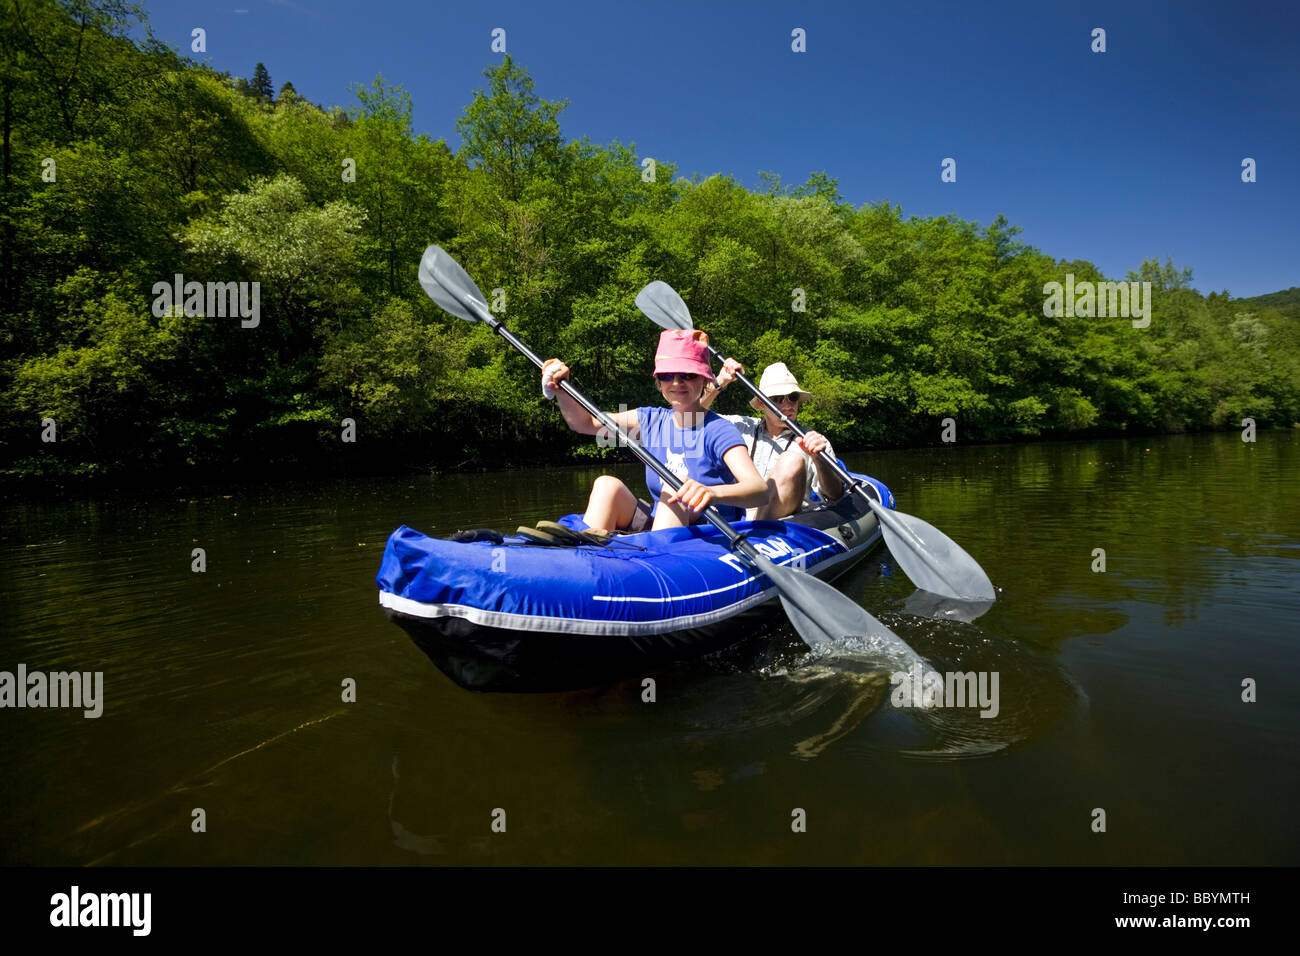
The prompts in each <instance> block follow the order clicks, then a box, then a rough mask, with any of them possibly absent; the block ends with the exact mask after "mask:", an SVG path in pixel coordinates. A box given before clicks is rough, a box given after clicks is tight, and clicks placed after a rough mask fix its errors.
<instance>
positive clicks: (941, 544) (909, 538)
mask: <svg viewBox="0 0 1300 956" xmlns="http://www.w3.org/2000/svg"><path fill="white" fill-rule="evenodd" d="M869 504H870V505H871V510H872V511H874V512H875V514H876V518H877V519H878V520H879V521H880V528H881V531H882V532H883V534H884V537H885V546H886V547H888V548H889V553H890V554H892V555H893V556H894V560H896V561H897V562H898V566H899V567H901V568H902V569H903V573H904V574H906V575H907V576H908V577H909V578H911V579H912V583H913V584H915V585H916V586H917V587H918V588H921V589H922V590H924V591H930V592H932V593H934V594H939V595H942V596H943V597H949V598H958V599H959V600H962V601H993V600H996V598H997V594H996V593H995V592H994V590H993V582H991V581H990V580H989V576H988V575H987V574H985V573H984V569H983V568H981V567H980V566H979V563H978V562H977V561H976V560H975V559H974V558H972V557H971V556H970V555H969V554H967V553H966V552H965V551H963V550H962V548H961V545H959V544H957V542H956V541H954V540H952V538H950V537H948V536H947V535H946V534H944V533H943V532H942V531H940V530H939V529H938V528H936V527H935V526H934V525H932V524H930V523H928V522H925V521H922V520H921V519H920V518H918V517H916V516H915V515H909V514H903V513H902V512H901V511H891V510H890V509H888V508H882V507H881V506H880V505H878V504H876V503H875V502H874V501H870V502H869Z"/></svg>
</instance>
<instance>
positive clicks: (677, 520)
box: [650, 489, 699, 531]
mask: <svg viewBox="0 0 1300 956" xmlns="http://www.w3.org/2000/svg"><path fill="white" fill-rule="evenodd" d="M669 494H671V492H669V491H667V490H666V489H665V490H664V492H663V493H662V494H661V495H660V496H659V507H658V508H656V509H655V523H654V525H652V526H651V528H650V530H651V531H658V530H659V529H660V528H684V527H686V526H687V525H688V524H693V523H694V522H695V521H696V520H697V519H698V518H699V515H697V514H695V513H693V512H692V511H691V510H690V509H689V508H687V507H686V506H685V505H684V504H682V503H681V502H680V501H674V502H673V503H672V504H667V503H666V502H665V501H664V499H665V498H667V497H668V495H669Z"/></svg>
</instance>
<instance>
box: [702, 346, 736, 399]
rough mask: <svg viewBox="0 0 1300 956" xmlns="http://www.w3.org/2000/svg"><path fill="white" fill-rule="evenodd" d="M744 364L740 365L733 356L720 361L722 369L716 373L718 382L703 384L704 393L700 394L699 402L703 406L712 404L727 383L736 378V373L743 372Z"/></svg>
mask: <svg viewBox="0 0 1300 956" xmlns="http://www.w3.org/2000/svg"><path fill="white" fill-rule="evenodd" d="M744 371H745V366H743V365H741V364H740V363H739V362H737V361H736V360H735V359H733V358H729V359H727V360H726V361H725V362H723V363H722V371H721V372H719V373H718V384H717V385H713V384H711V383H709V382H706V383H705V384H704V394H703V395H701V396H700V404H701V405H703V406H704V407H705V408H709V407H710V406H712V405H713V400H714V399H715V398H717V397H718V395H719V393H721V392H722V390H723V389H725V388H726V387H727V386H728V385H730V384H731V383H732V382H734V381H735V380H736V373H737V372H740V373H743V372H744Z"/></svg>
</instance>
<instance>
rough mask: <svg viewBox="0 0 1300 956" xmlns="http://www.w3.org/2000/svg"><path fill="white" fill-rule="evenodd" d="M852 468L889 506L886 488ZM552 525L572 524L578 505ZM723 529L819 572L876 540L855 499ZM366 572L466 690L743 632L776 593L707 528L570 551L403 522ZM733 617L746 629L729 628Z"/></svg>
mask: <svg viewBox="0 0 1300 956" xmlns="http://www.w3.org/2000/svg"><path fill="white" fill-rule="evenodd" d="M857 477H860V478H865V480H866V481H867V482H869V483H870V485H871V486H872V487H873V488H874V489H875V490H876V491H877V492H878V493H879V495H880V500H881V501H882V502H883V503H884V504H885V506H887V507H891V508H892V507H893V506H894V499H893V495H892V494H891V493H890V491H889V489H888V488H887V487H885V486H884V485H883V484H881V483H880V482H878V481H876V480H875V479H872V478H866V476H857ZM559 523H560V524H563V525H565V526H566V527H569V528H572V529H574V530H580V529H582V528H584V527H585V525H584V524H583V523H582V519H581V516H579V515H568V516H566V517H564V518H561V519H560V522H559ZM735 527H736V528H737V530H740V531H744V532H746V533H747V534H748V537H749V540H750V541H751V542H752V543H753V544H754V545H755V547H757V548H758V549H759V551H761V552H762V553H763V554H765V555H766V556H767V557H769V558H770V559H771V560H773V561H775V562H776V563H778V564H787V565H793V566H795V567H800V568H803V569H804V570H807V571H808V572H809V573H811V574H815V575H817V576H818V577H823V578H827V579H830V578H833V577H836V576H838V575H839V574H841V573H843V572H844V571H846V570H848V568H849V567H851V566H852V565H853V564H854V563H856V562H857V561H858V560H860V559H861V558H862V557H864V556H865V555H866V554H867V553H868V552H869V551H870V550H871V548H872V547H873V546H874V545H875V544H876V543H877V542H878V541H879V540H880V529H879V527H878V525H877V523H876V518H875V516H874V515H873V514H872V513H871V510H870V509H869V508H868V507H867V506H866V504H865V503H863V502H862V501H861V500H860V498H859V497H858V496H857V495H848V496H845V497H844V498H843V499H841V500H840V501H839V502H838V503H837V504H835V505H834V506H830V507H827V506H822V507H820V508H817V509H814V510H811V511H807V512H802V513H800V514H799V515H796V516H794V517H792V518H789V519H786V520H784V521H755V522H746V521H742V522H738V523H737V524H736V525H735ZM376 581H377V583H378V585H379V603H380V604H381V605H382V606H383V607H384V608H385V610H386V611H387V612H388V614H389V616H390V617H391V618H392V620H393V621H394V622H395V623H397V624H399V625H400V626H401V627H402V628H404V629H405V630H406V631H407V633H409V634H410V635H411V637H412V638H413V639H414V640H415V641H416V643H417V645H419V647H420V648H421V649H422V650H424V651H425V653H426V654H428V655H429V657H430V658H431V659H432V660H433V661H434V663H436V664H437V665H438V666H439V668H440V669H442V670H443V672H444V673H446V674H447V675H448V676H449V677H451V678H452V679H453V680H455V681H456V682H457V683H459V684H460V685H461V686H464V687H469V688H472V689H477V690H564V689H574V688H580V687H588V686H592V685H594V684H598V683H602V682H606V681H610V680H616V679H620V678H623V677H630V676H636V675H638V674H644V673H646V672H647V671H648V670H649V669H651V668H655V667H661V666H663V665H666V664H669V663H672V662H675V661H680V660H685V659H690V658H694V657H698V656H700V655H702V654H707V653H711V652H714V651H717V650H721V649H723V648H725V647H727V646H730V645H732V644H735V643H736V642H737V641H738V640H741V639H744V637H745V636H746V634H747V632H752V629H753V628H752V625H753V624H754V623H755V617H756V616H770V612H771V608H763V605H765V604H767V603H768V602H769V601H771V600H773V599H774V598H775V597H776V592H775V590H774V589H773V588H772V585H771V583H770V582H769V581H768V580H767V578H765V577H763V576H761V575H758V574H756V573H755V572H754V570H753V569H752V568H750V567H749V566H748V565H747V564H746V563H745V562H744V561H743V560H742V559H741V558H740V557H739V556H738V555H736V554H734V553H733V552H732V551H731V549H730V548H729V547H728V544H727V540H726V538H724V537H723V536H722V534H721V533H720V532H718V531H717V529H715V528H713V527H712V526H711V525H708V524H698V525H694V526H692V527H689V528H673V529H667V530H662V531H647V532H644V533H642V534H632V535H618V536H617V537H615V538H614V539H613V540H612V541H610V542H609V543H608V544H606V545H582V546H578V547H552V546H545V545H538V544H536V543H534V542H530V541H528V540H527V539H525V538H522V537H513V536H512V537H505V538H504V539H503V540H502V541H501V542H499V543H494V542H491V541H473V542H456V541H448V540H443V539H437V538H430V537H429V536H427V535H425V534H421V533H420V532H418V531H415V530H413V529H411V528H408V527H406V526H405V525H403V526H402V527H400V528H398V529H397V530H396V531H394V532H393V533H392V535H390V536H389V539H388V544H387V546H386V547H385V549H384V557H383V563H382V565H381V567H380V569H379V574H378V576H377V578H376ZM778 616H781V615H779V612H778ZM782 619H784V618H783V617H782ZM743 621H747V622H749V624H750V627H749V628H741V629H738V628H737V625H738V624H740V623H741V622H743Z"/></svg>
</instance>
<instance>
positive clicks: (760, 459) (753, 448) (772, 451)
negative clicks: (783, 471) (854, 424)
mask: <svg viewBox="0 0 1300 956" xmlns="http://www.w3.org/2000/svg"><path fill="white" fill-rule="evenodd" d="M722 417H723V418H725V419H726V420H727V421H729V422H731V423H732V424H733V425H735V426H736V428H738V429H739V430H740V437H741V438H743V439H745V447H746V448H747V449H749V457H750V458H753V459H754V467H755V468H757V469H758V473H759V475H761V476H762V477H763V478H766V477H767V476H768V475H769V474H771V472H772V469H773V468H775V467H776V460H777V459H778V458H780V457H781V453H782V452H784V451H785V450H786V449H787V448H788V447H790V445H791V443H793V442H794V440H795V438H796V437H797V436H796V435H795V433H794V432H793V431H792V430H790V429H789V428H787V429H785V430H784V431H783V432H781V434H780V435H779V436H777V437H776V438H773V437H772V435H771V433H770V432H769V431H768V430H767V424H766V423H765V422H764V421H763V419H761V418H754V417H753V416H750V415H723V416H722ZM795 447H796V448H799V446H798V445H795ZM826 451H827V452H828V453H829V454H830V456H831V457H832V458H834V457H835V449H834V448H832V447H831V446H830V443H829V442H827V444H826ZM799 452H800V454H802V455H803V464H804V479H805V480H804V486H803V487H804V493H803V507H805V508H807V507H810V506H811V505H812V503H813V502H812V498H811V497H810V492H812V491H815V492H817V495H818V497H820V498H822V499H823V500H824V499H825V497H826V496H825V495H823V494H822V485H821V481H820V479H819V478H818V477H817V466H816V465H815V464H814V463H813V459H812V456H811V455H809V454H808V453H807V452H806V451H804V450H803V449H802V448H800V449H799Z"/></svg>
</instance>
